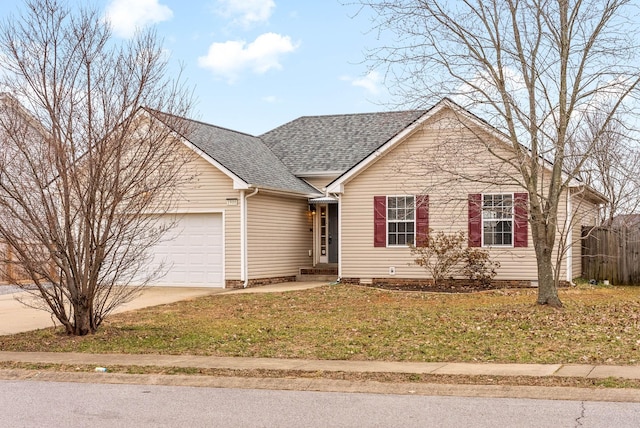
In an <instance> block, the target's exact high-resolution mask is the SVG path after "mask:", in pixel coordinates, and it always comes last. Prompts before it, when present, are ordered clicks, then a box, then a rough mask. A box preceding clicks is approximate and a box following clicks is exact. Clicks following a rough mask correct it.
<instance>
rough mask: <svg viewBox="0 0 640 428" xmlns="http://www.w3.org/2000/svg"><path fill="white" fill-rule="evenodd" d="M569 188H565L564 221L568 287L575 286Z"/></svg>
mask: <svg viewBox="0 0 640 428" xmlns="http://www.w3.org/2000/svg"><path fill="white" fill-rule="evenodd" d="M572 197H573V196H572V195H571V188H567V214H566V217H565V221H566V222H567V242H566V244H567V249H568V250H567V263H566V265H567V267H566V270H567V271H566V280H567V282H568V283H569V284H570V285H572V286H573V285H575V284H574V283H573V228H574V226H575V224H574V220H575V219H574V217H573V212H572V211H573V206H572V205H573V204H572V203H571V198H572Z"/></svg>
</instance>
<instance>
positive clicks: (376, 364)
mask: <svg viewBox="0 0 640 428" xmlns="http://www.w3.org/2000/svg"><path fill="white" fill-rule="evenodd" d="M0 361H14V362H21V363H45V364H78V365H80V364H82V365H95V366H100V367H107V369H108V367H109V366H154V367H181V368H186V367H188V368H199V369H230V370H254V369H258V370H300V371H307V372H350V373H409V374H436V375H467V376H533V377H544V376H557V377H577V378H586V379H605V378H609V377H615V378H622V379H640V366H596V365H578V364H492V363H418V362H393V361H343V360H302V359H283V358H245V357H207V356H194V355H154V354H141V355H136V354H85V353H73V352H3V351H0Z"/></svg>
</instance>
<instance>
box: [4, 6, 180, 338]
mask: <svg viewBox="0 0 640 428" xmlns="http://www.w3.org/2000/svg"><path fill="white" fill-rule="evenodd" d="M25 6H26V8H25V11H24V13H23V14H22V15H20V16H18V17H10V18H9V19H7V20H5V21H4V22H3V23H2V26H1V27H0V70H1V71H2V73H0V85H1V86H2V90H3V91H4V94H3V96H2V98H1V100H0V101H2V103H1V104H2V109H1V111H0V145H1V146H2V154H1V155H0V239H1V240H3V241H4V243H5V245H7V246H8V248H9V249H10V250H11V251H12V252H13V254H14V255H13V257H14V263H12V264H9V265H10V266H13V270H14V272H15V271H16V270H18V271H20V272H21V274H22V276H24V277H26V278H27V279H28V281H27V282H28V285H29V286H28V287H27V286H26V285H25V283H23V282H21V281H17V280H15V278H14V282H15V283H16V284H17V285H19V286H22V287H24V288H25V289H27V290H28V291H30V292H31V293H32V294H33V295H34V296H37V297H38V299H37V303H34V305H37V306H38V307H40V308H42V309H45V310H47V311H49V312H51V314H52V317H53V318H55V319H56V320H57V321H59V322H60V323H61V324H62V325H63V326H64V328H65V330H66V332H67V333H68V334H74V335H85V334H88V333H93V332H95V331H96V329H97V328H98V327H99V326H100V324H101V323H102V321H103V320H104V318H105V316H106V315H108V314H109V313H110V312H111V311H112V310H113V309H114V308H115V307H117V306H118V305H120V304H122V303H123V302H126V301H127V300H129V299H130V298H132V297H133V296H135V294H136V293H137V292H139V291H140V287H141V286H143V285H145V284H146V283H147V282H148V281H149V280H150V279H152V278H153V277H154V275H157V274H160V272H146V271H145V270H144V269H141V268H143V267H145V263H146V261H147V258H146V253H147V250H148V249H149V248H150V247H151V246H152V245H154V244H156V243H157V242H158V241H159V240H161V239H162V237H163V234H164V232H165V231H166V230H167V229H168V228H169V227H170V226H171V222H166V221H165V222H162V223H160V222H159V221H158V218H159V217H158V215H160V214H163V213H167V212H170V210H171V209H172V207H173V206H174V204H175V202H176V200H177V196H178V195H177V194H176V192H177V190H178V188H179V186H180V185H181V183H184V182H185V181H186V180H189V179H190V176H189V175H188V173H186V172H185V171H186V170H188V168H187V169H185V168H184V166H185V163H186V162H188V161H189V155H188V154H186V153H187V151H185V150H180V149H179V147H178V145H176V143H175V141H176V140H175V139H172V138H173V137H175V135H176V133H178V134H179V133H182V132H185V130H181V129H180V128H179V126H180V123H184V122H181V121H176V123H171V121H172V118H173V117H174V116H171V115H163V116H162V121H163V122H160V121H159V120H157V117H156V115H157V114H156V111H163V112H167V113H171V114H174V115H179V116H181V115H185V114H186V113H187V112H188V109H189V107H190V104H191V94H190V92H189V91H188V90H187V88H185V87H184V85H183V84H182V83H180V81H179V79H178V80H176V79H172V78H169V77H168V76H167V61H166V59H167V58H166V56H165V55H166V54H165V53H164V52H163V50H162V48H161V46H160V45H159V43H158V41H157V38H156V36H155V34H154V33H153V32H152V31H149V32H140V33H139V34H138V35H137V36H136V37H135V38H134V39H132V40H131V41H127V42H125V43H123V44H120V43H117V42H116V41H114V40H113V38H112V37H111V31H110V28H109V24H108V23H107V22H105V21H104V19H103V18H102V17H101V16H100V15H99V13H98V11H96V10H92V9H81V10H79V11H72V10H70V9H69V8H67V7H66V6H65V5H63V4H62V3H60V2H58V1H56V0H27V2H26V3H25ZM140 106H145V107H140ZM3 273H4V274H5V276H8V275H7V274H9V272H7V271H5V272H3ZM10 279H11V278H10ZM131 281H133V282H135V283H136V284H137V285H138V286H128V287H126V286H122V285H128V284H129V283H130V282H131Z"/></svg>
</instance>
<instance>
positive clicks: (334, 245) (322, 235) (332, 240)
mask: <svg viewBox="0 0 640 428" xmlns="http://www.w3.org/2000/svg"><path fill="white" fill-rule="evenodd" d="M317 213H318V214H319V215H318V223H317V231H318V237H319V239H318V243H319V248H318V249H319V255H320V256H319V257H318V262H319V263H338V205H337V204H322V205H318V210H317Z"/></svg>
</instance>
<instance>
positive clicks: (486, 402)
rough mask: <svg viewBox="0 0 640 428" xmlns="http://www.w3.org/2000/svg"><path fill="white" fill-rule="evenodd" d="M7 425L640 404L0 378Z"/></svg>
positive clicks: (423, 419)
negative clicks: (0, 379) (1, 379)
mask: <svg viewBox="0 0 640 428" xmlns="http://www.w3.org/2000/svg"><path fill="white" fill-rule="evenodd" d="M0 396H1V397H2V399H1V400H0V418H1V419H0V424H1V425H2V426H3V427H43V426H50V427H58V426H64V427H87V426H90V427H92V428H100V427H110V428H111V427H116V426H117V427H179V426H180V427H183V426H188V427H190V428H196V427H212V426H216V427H283V428H286V427H307V428H313V427H323V428H328V427H359V428H362V427H405V428H406V427H461V426H466V427H479V428H483V427H490V428H495V427H554V428H557V427H612V426H615V427H617V428H624V427H634V428H635V427H637V426H638V421H640V404H638V403H604V402H590V401H554V400H531V399H514V398H477V397H476V398H470V397H437V396H412V395H392V394H362V393H336V392H310V391H281V390H274V391H270V390H252V389H227V388H201V387H183V386H158V385H113V384H92V383H65V382H41V381H32V380H28V381H0Z"/></svg>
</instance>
